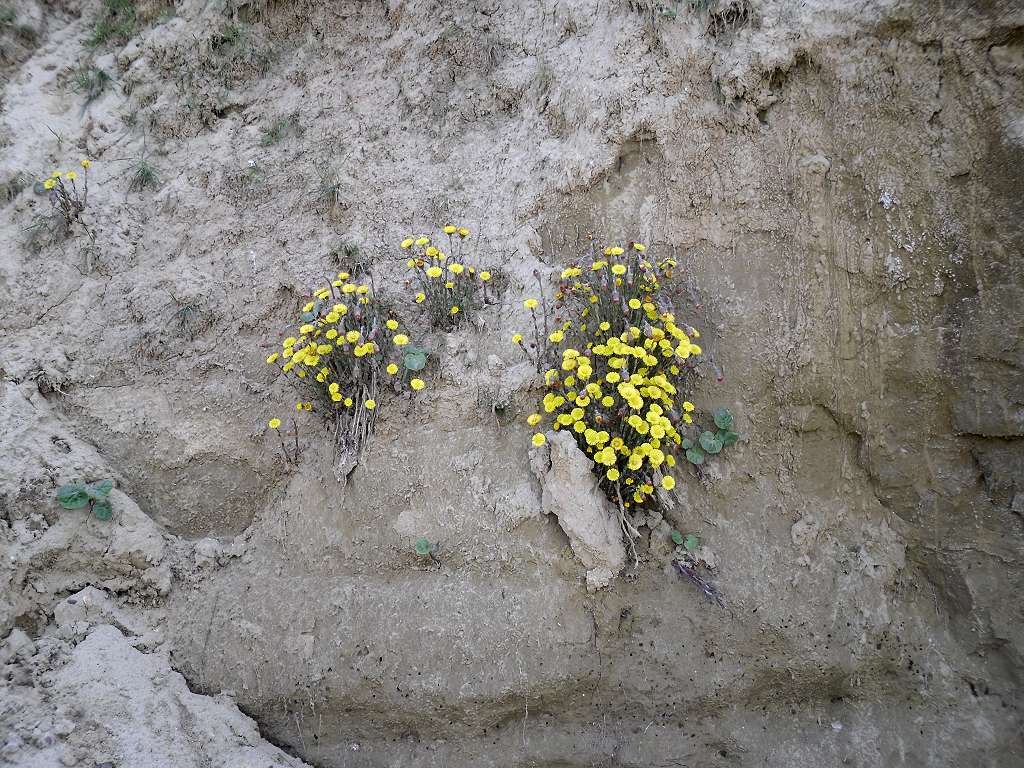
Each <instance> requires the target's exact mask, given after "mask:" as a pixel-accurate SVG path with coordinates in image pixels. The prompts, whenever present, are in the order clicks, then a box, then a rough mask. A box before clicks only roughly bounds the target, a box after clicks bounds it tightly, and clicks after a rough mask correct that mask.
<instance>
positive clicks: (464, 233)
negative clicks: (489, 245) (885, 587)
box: [459, 227, 469, 237]
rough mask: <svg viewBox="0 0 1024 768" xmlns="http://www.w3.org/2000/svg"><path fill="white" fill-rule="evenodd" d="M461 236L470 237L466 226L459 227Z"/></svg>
mask: <svg viewBox="0 0 1024 768" xmlns="http://www.w3.org/2000/svg"><path fill="white" fill-rule="evenodd" d="M459 237H469V230H468V229H466V228H465V227H459Z"/></svg>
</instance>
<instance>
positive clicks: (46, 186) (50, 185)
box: [43, 179, 57, 189]
mask: <svg viewBox="0 0 1024 768" xmlns="http://www.w3.org/2000/svg"><path fill="white" fill-rule="evenodd" d="M55 186H57V182H56V181H54V180H53V179H47V180H46V181H44V182H43V188H44V189H53V188H54V187H55Z"/></svg>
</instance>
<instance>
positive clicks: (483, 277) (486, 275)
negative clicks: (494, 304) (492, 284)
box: [480, 269, 491, 283]
mask: <svg viewBox="0 0 1024 768" xmlns="http://www.w3.org/2000/svg"><path fill="white" fill-rule="evenodd" d="M480 279H481V280H483V281H484V282H485V283H486V282H487V281H488V280H490V279H491V273H490V272H488V271H487V270H486V269H485V270H483V271H482V272H481V273H480Z"/></svg>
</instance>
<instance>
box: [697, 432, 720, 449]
mask: <svg viewBox="0 0 1024 768" xmlns="http://www.w3.org/2000/svg"><path fill="white" fill-rule="evenodd" d="M700 447H701V448H703V449H704V450H705V451H706V452H707V453H710V454H716V453H718V452H719V451H721V450H722V441H721V440H719V439H718V436H717V435H715V433H714V432H708V431H704V432H701V433H700Z"/></svg>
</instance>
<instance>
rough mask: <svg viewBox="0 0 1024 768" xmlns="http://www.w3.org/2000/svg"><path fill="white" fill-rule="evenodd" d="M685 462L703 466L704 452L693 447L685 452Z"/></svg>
mask: <svg viewBox="0 0 1024 768" xmlns="http://www.w3.org/2000/svg"><path fill="white" fill-rule="evenodd" d="M686 460H687V461H689V462H690V463H691V464H703V463H704V451H702V450H701V449H700V448H698V447H697V446H693V448H691V449H690V450H688V451H687V452H686Z"/></svg>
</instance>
